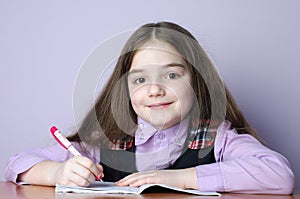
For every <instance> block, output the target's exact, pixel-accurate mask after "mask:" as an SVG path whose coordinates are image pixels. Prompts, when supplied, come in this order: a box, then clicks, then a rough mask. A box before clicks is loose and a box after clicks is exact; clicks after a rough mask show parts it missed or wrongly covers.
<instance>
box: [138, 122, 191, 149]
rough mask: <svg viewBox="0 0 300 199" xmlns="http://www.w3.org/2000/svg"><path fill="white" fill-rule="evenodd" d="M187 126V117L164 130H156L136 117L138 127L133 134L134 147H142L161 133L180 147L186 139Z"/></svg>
mask: <svg viewBox="0 0 300 199" xmlns="http://www.w3.org/2000/svg"><path fill="white" fill-rule="evenodd" d="M188 126H189V116H187V117H186V118H185V119H184V120H182V121H181V122H179V123H178V124H176V125H174V126H172V127H170V128H168V129H164V130H158V129H157V128H155V127H154V126H152V125H151V124H150V123H148V122H146V121H145V120H143V119H142V118H140V117H138V127H137V129H136V132H135V145H137V146H138V145H142V144H144V143H145V142H147V141H148V140H149V139H150V138H151V137H152V136H154V135H155V134H157V133H159V132H162V133H164V134H165V136H167V138H168V140H170V141H172V142H174V143H175V144H178V145H181V144H183V143H184V141H185V138H186V132H187V129H188Z"/></svg>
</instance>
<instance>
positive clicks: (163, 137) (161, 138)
mask: <svg viewBox="0 0 300 199" xmlns="http://www.w3.org/2000/svg"><path fill="white" fill-rule="evenodd" d="M165 137H166V135H165V134H163V133H160V134H159V135H158V138H159V139H160V140H163V139H165Z"/></svg>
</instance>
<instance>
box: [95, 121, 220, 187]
mask: <svg viewBox="0 0 300 199" xmlns="http://www.w3.org/2000/svg"><path fill="white" fill-rule="evenodd" d="M197 124H198V123H196V124H195V125H197ZM215 136H216V128H209V129H207V128H202V127H198V128H197V130H195V131H192V130H189V135H188V136H187V139H186V141H185V145H184V147H183V150H182V153H181V155H180V157H179V158H178V159H177V160H176V161H175V162H174V163H173V164H172V165H171V166H169V167H168V168H165V169H183V168H189V167H195V166H198V165H202V164H210V163H214V162H216V160H215V157H214V141H215ZM100 160H101V164H102V166H103V170H104V178H103V180H104V181H109V182H115V181H118V180H120V179H122V178H123V177H125V176H127V175H129V174H131V173H135V172H137V169H136V162H135V145H134V137H132V136H128V137H127V138H126V139H125V140H123V141H119V140H117V141H116V142H114V145H113V147H112V148H110V149H101V157H100Z"/></svg>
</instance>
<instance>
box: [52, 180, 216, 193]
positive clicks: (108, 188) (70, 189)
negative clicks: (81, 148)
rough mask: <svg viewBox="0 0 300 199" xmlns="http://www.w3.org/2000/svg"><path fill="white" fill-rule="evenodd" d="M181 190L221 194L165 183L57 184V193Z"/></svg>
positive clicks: (184, 191)
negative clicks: (121, 184)
mask: <svg viewBox="0 0 300 199" xmlns="http://www.w3.org/2000/svg"><path fill="white" fill-rule="evenodd" d="M170 191H175V192H181V193H188V194H195V195H205V196H220V195H221V194H219V193H217V192H200V191H198V190H192V189H180V188H176V187H172V186H168V185H163V184H145V185H142V186H140V187H138V188H135V187H119V186H115V185H114V183H113V182H95V183H92V184H90V186H88V187H76V186H62V185H56V187H55V192H56V193H92V194H97V193H99V194H119V193H120V194H141V193H145V192H170Z"/></svg>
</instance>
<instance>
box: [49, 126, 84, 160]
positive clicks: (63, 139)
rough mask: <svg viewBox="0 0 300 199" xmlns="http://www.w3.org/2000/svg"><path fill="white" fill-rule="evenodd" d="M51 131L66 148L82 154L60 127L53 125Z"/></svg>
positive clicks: (75, 153) (76, 153) (73, 152)
mask: <svg viewBox="0 0 300 199" xmlns="http://www.w3.org/2000/svg"><path fill="white" fill-rule="evenodd" d="M50 131H51V134H52V135H53V137H54V139H55V140H56V141H57V142H58V143H59V144H60V145H61V146H63V147H64V148H65V149H68V150H69V151H70V152H71V153H72V154H73V155H81V154H80V153H79V152H78V151H77V150H76V149H75V147H74V146H73V145H72V144H71V142H70V141H69V140H68V139H67V138H66V137H64V136H63V135H62V134H61V133H60V131H59V130H58V128H56V127H55V126H52V127H51V129H50Z"/></svg>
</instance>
